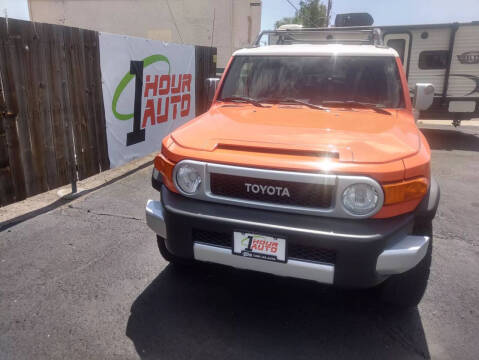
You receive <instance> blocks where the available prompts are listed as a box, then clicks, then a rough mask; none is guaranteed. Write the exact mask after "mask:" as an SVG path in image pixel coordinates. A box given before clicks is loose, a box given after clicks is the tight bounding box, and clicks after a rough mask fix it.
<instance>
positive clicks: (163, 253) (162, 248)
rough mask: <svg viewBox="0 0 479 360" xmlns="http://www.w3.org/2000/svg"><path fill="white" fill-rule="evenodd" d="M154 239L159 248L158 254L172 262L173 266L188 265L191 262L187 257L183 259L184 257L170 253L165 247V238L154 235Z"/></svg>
mask: <svg viewBox="0 0 479 360" xmlns="http://www.w3.org/2000/svg"><path fill="white" fill-rule="evenodd" d="M156 240H157V242H158V249H159V250H160V254H161V256H163V258H164V259H165V260H166V261H168V262H169V263H170V264H173V265H175V266H178V265H179V266H190V265H192V264H193V261H192V260H189V259H185V258H180V257H178V256H176V255H174V254H172V253H171V252H169V251H168V249H167V248H166V243H165V239H164V238H162V237H161V236H159V235H156Z"/></svg>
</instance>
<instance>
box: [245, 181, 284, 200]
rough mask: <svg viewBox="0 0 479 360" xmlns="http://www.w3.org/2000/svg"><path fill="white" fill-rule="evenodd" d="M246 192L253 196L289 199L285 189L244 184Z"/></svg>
mask: <svg viewBox="0 0 479 360" xmlns="http://www.w3.org/2000/svg"><path fill="white" fill-rule="evenodd" d="M244 185H245V186H246V192H252V193H254V194H259V193H261V194H262V195H270V196H280V197H291V196H290V194H289V190H288V188H287V187H281V186H272V185H258V184H249V183H245V184H244Z"/></svg>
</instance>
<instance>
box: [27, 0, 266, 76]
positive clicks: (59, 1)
mask: <svg viewBox="0 0 479 360" xmlns="http://www.w3.org/2000/svg"><path fill="white" fill-rule="evenodd" d="M258 3H261V1H260V0H82V1H78V0H30V14H31V19H32V21H38V22H46V23H52V24H61V25H66V26H74V27H80V28H85V29H91V30H97V31H104V32H110V33H116V34H125V35H130V36H139V37H145V38H150V39H155V40H164V41H168V42H176V43H184V44H194V45H207V46H211V45H213V46H215V47H217V48H218V63H217V66H218V67H219V68H224V67H225V65H226V64H227V62H228V59H229V57H230V56H231V54H232V52H233V51H235V50H236V49H239V48H242V47H245V46H247V45H249V44H250V43H251V42H252V41H254V39H255V38H256V36H257V35H258V33H259V31H260V27H261V6H255V5H254V4H258ZM251 4H253V5H251ZM213 18H214V29H213Z"/></svg>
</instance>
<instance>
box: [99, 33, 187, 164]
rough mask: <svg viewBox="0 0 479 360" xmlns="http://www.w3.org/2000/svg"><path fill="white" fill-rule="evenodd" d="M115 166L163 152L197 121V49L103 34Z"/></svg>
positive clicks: (106, 101)
mask: <svg viewBox="0 0 479 360" xmlns="http://www.w3.org/2000/svg"><path fill="white" fill-rule="evenodd" d="M100 64H101V75H102V84H103V101H104V104H105V117H106V132H107V141H108V154H109V157H110V166H111V167H112V168H113V167H116V166H119V165H122V164H125V163H127V162H128V161H131V160H133V159H135V158H138V157H141V156H144V155H147V154H149V153H151V152H154V151H159V150H160V149H161V141H162V139H163V138H164V137H165V136H166V135H167V134H168V133H169V132H171V131H172V130H173V129H175V128H177V127H178V126H180V125H182V124H184V123H185V122H187V121H188V120H191V119H193V118H194V117H195V48H194V46H191V45H178V44H170V43H164V42H162V41H156V40H147V39H141V38H133V37H128V36H123V35H113V34H106V33H100Z"/></svg>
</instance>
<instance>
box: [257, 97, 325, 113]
mask: <svg viewBox="0 0 479 360" xmlns="http://www.w3.org/2000/svg"><path fill="white" fill-rule="evenodd" d="M261 101H262V102H266V103H272V104H288V103H289V104H300V105H304V106H307V107H309V108H311V109H316V110H324V111H329V109H328V108H325V107H324V106H321V105H316V104H311V103H309V102H307V101H303V100H298V99H290V98H286V99H274V98H273V99H261Z"/></svg>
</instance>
